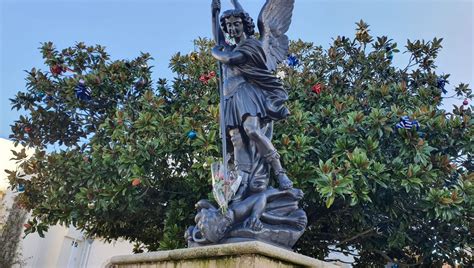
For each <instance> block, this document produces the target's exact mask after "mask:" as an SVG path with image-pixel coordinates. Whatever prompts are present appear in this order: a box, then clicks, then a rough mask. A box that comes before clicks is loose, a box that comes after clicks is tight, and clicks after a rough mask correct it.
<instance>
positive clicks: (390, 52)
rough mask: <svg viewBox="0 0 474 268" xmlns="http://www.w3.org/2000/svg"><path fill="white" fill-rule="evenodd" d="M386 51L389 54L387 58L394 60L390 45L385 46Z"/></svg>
mask: <svg viewBox="0 0 474 268" xmlns="http://www.w3.org/2000/svg"><path fill="white" fill-rule="evenodd" d="M385 53H386V54H387V59H389V60H393V51H392V48H391V47H390V46H389V45H387V46H386V47H385Z"/></svg>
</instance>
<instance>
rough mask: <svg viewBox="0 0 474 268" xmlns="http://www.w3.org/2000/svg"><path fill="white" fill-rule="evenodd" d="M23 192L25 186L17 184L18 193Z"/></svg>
mask: <svg viewBox="0 0 474 268" xmlns="http://www.w3.org/2000/svg"><path fill="white" fill-rule="evenodd" d="M24 191H25V185H23V184H18V192H19V193H23V192H24Z"/></svg>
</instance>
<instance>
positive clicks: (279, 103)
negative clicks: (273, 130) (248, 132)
mask: <svg viewBox="0 0 474 268" xmlns="http://www.w3.org/2000/svg"><path fill="white" fill-rule="evenodd" d="M233 50H234V51H237V52H240V53H242V54H244V55H245V58H246V62H245V63H243V64H238V65H224V66H223V67H224V68H223V69H224V77H225V79H224V85H223V86H224V99H225V104H224V118H225V124H226V127H227V128H239V127H242V124H243V122H244V120H245V118H246V117H247V116H257V117H259V118H260V119H261V120H262V122H269V121H277V120H280V119H284V118H286V117H287V116H288V115H289V111H288V109H287V108H286V107H285V106H284V103H285V101H286V100H288V93H287V92H286V91H285V89H284V88H283V84H282V83H281V81H280V80H279V79H278V78H277V77H276V76H275V75H274V74H273V73H272V71H270V70H269V69H268V68H267V66H266V57H265V52H264V50H263V48H262V44H261V42H260V41H259V40H257V39H255V38H253V37H249V38H247V39H246V40H245V41H244V43H242V44H240V45H238V46H237V47H235V48H234V49H233Z"/></svg>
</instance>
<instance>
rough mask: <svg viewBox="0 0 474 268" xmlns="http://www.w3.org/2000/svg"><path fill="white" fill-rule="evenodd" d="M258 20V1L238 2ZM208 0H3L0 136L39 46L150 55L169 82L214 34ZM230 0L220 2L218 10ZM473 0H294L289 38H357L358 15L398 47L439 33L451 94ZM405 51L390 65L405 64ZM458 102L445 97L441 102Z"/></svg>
mask: <svg viewBox="0 0 474 268" xmlns="http://www.w3.org/2000/svg"><path fill="white" fill-rule="evenodd" d="M240 2H241V4H242V5H243V7H244V8H245V9H246V11H247V12H249V13H250V15H251V16H252V17H253V18H255V19H256V18H257V17H258V14H259V11H260V8H261V7H262V5H263V3H264V1H263V0H241V1H240ZM210 3H211V0H133V1H132V0H70V1H68V0H63V1H59V0H0V138H8V136H9V133H10V125H11V124H12V123H13V121H14V120H16V119H17V118H18V116H19V114H20V113H19V112H17V111H11V110H10V101H9V98H13V96H14V95H15V94H16V92H18V91H24V90H25V77H26V73H25V72H24V70H30V69H31V68H33V67H36V68H41V69H43V70H47V69H48V68H47V67H46V66H45V65H44V64H43V61H42V58H41V54H40V52H39V50H38V48H39V47H40V44H41V43H42V42H47V41H52V42H53V43H54V44H55V46H56V47H57V48H59V49H62V48H66V47H68V46H72V45H74V44H75V43H76V42H80V41H83V42H85V43H86V44H88V45H94V44H100V45H104V46H106V48H107V51H108V53H109V54H110V55H111V59H113V60H117V59H133V58H135V57H136V56H138V55H139V54H140V52H149V53H151V55H152V56H153V57H154V59H155V60H154V61H153V62H152V63H151V65H153V66H154V68H153V72H154V75H153V78H154V80H157V79H158V78H160V77H163V78H168V79H171V78H172V77H173V73H172V72H171V71H170V70H169V69H168V64H169V59H170V58H171V56H172V55H173V54H175V53H176V52H178V51H179V52H182V53H188V52H191V51H193V49H194V46H193V40H194V39H195V38H197V37H211V18H210ZM229 3H230V1H227V0H222V5H223V10H225V9H228V8H230V4H229ZM473 9H474V5H473V0H431V1H430V0H351V1H349V0H296V4H295V9H294V14H293V21H292V24H291V27H290V29H289V32H288V36H289V37H290V39H298V38H301V39H302V40H304V41H310V42H314V43H315V44H316V45H321V46H323V48H328V47H329V44H330V43H331V41H332V38H334V37H337V36H338V35H344V36H350V37H353V36H354V35H355V28H356V25H355V22H357V21H359V20H360V19H363V20H364V21H366V22H367V23H368V24H370V26H371V32H370V33H371V34H372V35H373V36H382V35H387V36H388V37H389V38H392V39H393V40H394V41H395V42H397V43H398V46H399V48H400V49H401V51H402V52H403V51H404V50H405V49H404V46H405V45H406V41H407V39H410V40H416V39H425V40H431V39H433V38H434V37H438V38H439V37H442V38H444V41H443V43H442V45H443V47H444V48H443V50H442V51H441V53H440V54H439V56H438V60H437V63H438V64H437V65H438V73H449V74H451V77H450V79H449V80H450V85H448V86H447V87H446V88H447V89H448V90H449V91H450V92H449V93H448V95H452V93H453V91H452V89H453V88H454V86H455V85H457V84H459V83H460V82H464V83H469V84H470V85H471V88H472V85H474V71H473V62H474V59H473V54H474V53H473V50H474V44H473V24H474V20H473ZM407 61H408V56H407V55H406V54H402V53H398V54H395V58H394V61H393V63H394V64H395V65H396V66H400V67H401V66H403V67H404V66H406V64H407ZM460 103H462V100H459V99H446V100H445V106H446V108H447V109H448V108H450V106H451V105H452V104H458V106H459V104H460Z"/></svg>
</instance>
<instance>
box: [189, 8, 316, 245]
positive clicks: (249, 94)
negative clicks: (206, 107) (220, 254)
mask: <svg viewBox="0 0 474 268" xmlns="http://www.w3.org/2000/svg"><path fill="white" fill-rule="evenodd" d="M231 2H232V4H233V6H234V9H232V10H227V11H225V12H223V14H222V16H221V17H220V18H219V14H220V8H221V3H220V0H213V1H212V17H213V20H212V21H213V26H214V27H213V33H214V37H215V39H216V43H217V44H216V46H215V47H214V48H213V49H212V55H213V57H214V58H216V59H217V60H218V61H219V62H220V64H221V66H222V68H221V71H222V75H221V81H222V90H221V101H223V105H222V106H221V108H223V112H224V113H223V116H222V118H221V124H224V125H223V126H224V129H225V133H226V135H225V136H227V137H229V138H230V141H231V144H232V149H233V150H232V160H233V161H232V162H233V163H232V165H231V166H232V167H233V170H234V172H236V173H238V174H239V176H241V178H242V179H241V185H240V187H239V188H238V191H237V193H236V194H235V196H234V198H233V199H232V200H231V201H230V203H229V206H228V209H226V210H220V209H218V208H216V207H214V206H213V205H212V204H211V203H210V202H209V201H207V200H201V201H199V202H198V203H197V204H196V207H197V209H198V213H197V215H196V218H195V221H196V226H191V227H190V228H188V230H187V231H186V235H185V236H186V238H187V240H188V245H189V246H190V247H193V246H202V245H209V244H221V243H231V242H239V241H249V240H259V241H263V242H267V243H271V244H274V245H277V246H281V247H285V248H291V247H292V246H293V245H294V244H295V243H296V241H297V240H298V239H299V237H300V236H301V235H302V234H303V232H304V229H305V227H306V223H307V218H306V213H305V212H304V211H303V210H302V209H299V208H298V201H299V200H300V199H301V198H302V196H303V193H302V191H301V190H299V189H295V188H293V184H292V182H291V180H290V179H289V178H288V176H287V174H286V172H285V170H284V169H283V167H282V165H281V162H280V156H279V154H278V152H277V150H276V149H275V147H274V146H273V144H272V142H271V140H272V132H273V122H274V121H278V120H281V119H284V118H286V117H287V116H288V115H289V111H288V109H287V108H286V107H285V106H284V104H285V101H286V100H287V99H288V94H287V92H286V91H285V89H284V88H283V84H282V82H281V81H280V80H279V79H278V78H277V77H276V75H275V74H274V73H275V70H276V68H277V65H278V64H279V63H280V62H282V61H283V60H284V59H286V57H287V54H288V46H289V40H288V37H287V36H286V32H287V31H288V29H289V26H290V23H291V17H292V12H293V7H294V0H267V1H266V3H265V4H264V6H263V8H262V10H261V12H260V15H259V18H258V29H259V33H260V38H256V37H255V24H254V22H253V20H252V18H251V17H250V16H249V14H248V13H246V12H245V11H244V9H243V8H242V6H241V5H240V3H239V2H238V0H231ZM271 170H273V173H274V175H275V176H274V177H275V178H276V179H277V182H278V187H277V188H273V187H271V186H270V183H269V182H270V177H271V176H270V171H271Z"/></svg>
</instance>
